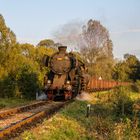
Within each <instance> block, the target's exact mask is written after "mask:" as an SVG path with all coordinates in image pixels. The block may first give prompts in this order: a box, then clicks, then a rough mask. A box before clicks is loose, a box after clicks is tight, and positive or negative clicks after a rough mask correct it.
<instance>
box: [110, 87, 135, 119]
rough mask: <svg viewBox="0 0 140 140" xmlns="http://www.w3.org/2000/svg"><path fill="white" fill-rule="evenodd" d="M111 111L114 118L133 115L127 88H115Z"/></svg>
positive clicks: (131, 102)
mask: <svg viewBox="0 0 140 140" xmlns="http://www.w3.org/2000/svg"><path fill="white" fill-rule="evenodd" d="M112 103H113V110H114V113H115V115H116V116H118V117H124V116H130V117H131V115H132V113H133V103H134V102H133V101H132V99H131V98H130V96H129V91H128V89H127V87H122V86H120V87H117V88H115V89H114V90H113V96H112Z"/></svg>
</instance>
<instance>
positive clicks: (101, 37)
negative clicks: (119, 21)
mask: <svg viewBox="0 0 140 140" xmlns="http://www.w3.org/2000/svg"><path fill="white" fill-rule="evenodd" d="M82 38H83V41H82V42H81V44H80V47H81V53H82V55H83V58H84V60H85V61H86V62H87V63H88V66H89V70H90V71H89V72H90V74H92V75H95V76H103V78H107V79H111V73H110V69H111V67H112V65H113V53H112V50H113V44H112V41H111V40H110V38H109V32H108V30H107V29H106V28H105V27H104V26H103V25H101V24H100V22H99V21H95V20H92V19H91V20H89V21H88V23H87V25H84V26H83V33H82ZM110 66H111V67H110ZM100 68H103V69H100ZM105 73H106V74H105ZM107 73H108V76H107ZM109 73H110V74H109Z"/></svg>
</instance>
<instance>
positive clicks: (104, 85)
mask: <svg viewBox="0 0 140 140" xmlns="http://www.w3.org/2000/svg"><path fill="white" fill-rule="evenodd" d="M128 85H130V83H129V82H116V81H108V80H102V79H100V78H99V79H95V78H94V77H92V78H90V80H89V82H88V85H87V90H88V91H104V90H110V89H112V88H114V87H117V86H128Z"/></svg>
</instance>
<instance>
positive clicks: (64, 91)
mask: <svg viewBox="0 0 140 140" xmlns="http://www.w3.org/2000/svg"><path fill="white" fill-rule="evenodd" d="M66 49H67V47H66V46H59V47H58V52H56V53H54V54H53V55H52V56H51V57H46V58H45V66H47V67H49V69H50V71H49V73H48V74H47V75H46V76H45V78H44V89H45V94H46V95H47V97H48V99H49V100H54V98H55V97H58V96H62V97H64V99H65V100H69V99H71V98H73V97H75V96H76V95H77V94H79V93H80V92H81V90H85V89H86V86H87V83H88V75H87V74H86V68H85V65H84V63H83V62H82V61H80V60H78V59H77V58H76V56H75V55H74V54H73V53H67V52H66Z"/></svg>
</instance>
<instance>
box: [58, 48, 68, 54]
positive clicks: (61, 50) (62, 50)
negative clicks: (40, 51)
mask: <svg viewBox="0 0 140 140" xmlns="http://www.w3.org/2000/svg"><path fill="white" fill-rule="evenodd" d="M58 50H59V52H60V53H65V52H66V50H67V46H59V47H58Z"/></svg>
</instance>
